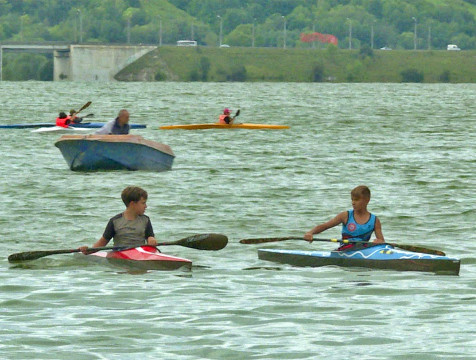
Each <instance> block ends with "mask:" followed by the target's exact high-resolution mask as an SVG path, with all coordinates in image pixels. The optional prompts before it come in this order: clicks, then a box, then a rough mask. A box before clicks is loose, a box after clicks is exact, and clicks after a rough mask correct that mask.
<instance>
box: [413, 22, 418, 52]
mask: <svg viewBox="0 0 476 360" xmlns="http://www.w3.org/2000/svg"><path fill="white" fill-rule="evenodd" d="M412 19H413V21H414V22H415V28H414V30H413V50H416V49H417V46H416V40H417V37H416V25H417V19H416V17H412Z"/></svg>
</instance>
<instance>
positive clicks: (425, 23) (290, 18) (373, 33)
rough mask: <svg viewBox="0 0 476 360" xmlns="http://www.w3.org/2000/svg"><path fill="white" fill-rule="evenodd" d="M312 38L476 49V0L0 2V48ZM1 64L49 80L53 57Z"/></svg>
mask: <svg viewBox="0 0 476 360" xmlns="http://www.w3.org/2000/svg"><path fill="white" fill-rule="evenodd" d="M312 32H319V33H323V34H332V35H334V36H336V37H337V38H338V40H339V43H338V47H340V48H352V49H361V48H362V47H371V48H375V49H378V48H382V47H387V48H392V49H414V48H417V49H446V46H447V45H448V44H457V45H458V46H459V47H460V48H461V49H463V50H466V49H476V0H467V1H463V0H453V1H446V2H442V1H439V0H385V1H384V0H168V1H167V0H0V42H44V41H63V42H68V43H121V44H124V43H131V44H163V45H165V44H170V45H173V44H176V42H177V41H178V40H184V39H188V40H196V41H197V43H198V44H199V45H203V46H218V45H219V44H228V45H230V46H246V47H251V46H255V47H286V48H306V47H315V48H324V47H326V44H321V43H318V42H313V43H304V42H302V41H301V40H300V35H301V33H312ZM35 56H40V55H35ZM4 58H5V59H4V79H8V78H9V77H10V76H13V77H15V76H17V77H18V74H20V73H22V72H23V73H28V74H31V73H36V74H37V75H35V76H36V77H38V76H39V77H40V78H42V79H45V77H49V76H50V75H48V69H49V68H51V67H52V65H51V64H49V63H50V62H51V61H52V60H51V58H48V57H45V59H46V61H47V63H45V61H41V65H40V66H41V69H40V68H38V69H32V68H31V67H29V66H28V64H27V63H28V56H26V55H22V56H19V55H18V56H14V55H13V54H8V55H7V56H4ZM18 62H21V63H22V64H20V65H21V66H20V65H19V64H18ZM22 69H23V70H22ZM27 70H28V71H27ZM10 74H11V75H10ZM28 76H31V75H28ZM36 77H34V78H36Z"/></svg>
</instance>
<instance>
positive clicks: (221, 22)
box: [217, 15, 223, 46]
mask: <svg viewBox="0 0 476 360" xmlns="http://www.w3.org/2000/svg"><path fill="white" fill-rule="evenodd" d="M217 18H219V19H220V36H219V37H218V43H219V44H220V46H221V36H222V33H223V19H222V18H221V16H220V15H217Z"/></svg>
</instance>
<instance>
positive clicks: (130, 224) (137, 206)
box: [79, 186, 157, 254]
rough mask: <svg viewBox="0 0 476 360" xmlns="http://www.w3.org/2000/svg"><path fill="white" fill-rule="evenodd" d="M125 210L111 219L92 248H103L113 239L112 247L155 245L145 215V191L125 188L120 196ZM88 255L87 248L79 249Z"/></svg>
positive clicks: (138, 188) (153, 236) (136, 188)
mask: <svg viewBox="0 0 476 360" xmlns="http://www.w3.org/2000/svg"><path fill="white" fill-rule="evenodd" d="M121 198H122V201H123V202H124V204H125V205H126V210H125V211H124V212H122V213H120V214H117V215H116V216H114V217H112V218H111V219H110V220H109V222H108V224H107V226H106V229H105V230H104V233H103V235H102V237H101V238H100V239H99V240H98V241H96V242H95V243H94V245H93V247H104V246H106V245H107V243H108V242H109V241H110V240H111V239H114V246H120V247H124V246H127V247H131V248H132V247H137V246H141V245H146V244H147V245H153V246H154V245H157V240H156V239H155V235H154V230H153V229H152V224H151V222H150V219H149V217H148V216H147V215H144V212H145V209H147V191H145V190H144V189H142V188H140V187H137V186H128V187H126V188H125V189H124V190H123V191H122V194H121ZM79 249H80V250H81V251H82V252H83V253H84V254H88V247H87V246H81V247H80V248H79Z"/></svg>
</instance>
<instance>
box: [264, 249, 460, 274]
mask: <svg viewBox="0 0 476 360" xmlns="http://www.w3.org/2000/svg"><path fill="white" fill-rule="evenodd" d="M258 257H259V258H260V259H262V260H268V261H273V262H278V263H282V264H290V265H295V266H310V267H319V266H327V265H335V266H342V267H366V268H374V269H389V270H400V271H424V272H433V273H437V274H445V275H458V274H459V269H460V263H461V261H460V259H456V258H451V257H447V256H440V255H430V254H424V253H418V252H412V251H406V250H400V249H396V248H394V247H393V246H391V245H389V244H380V245H374V246H369V247H367V248H361V249H357V250H347V251H337V250H335V251H303V250H277V249H259V250H258Z"/></svg>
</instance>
